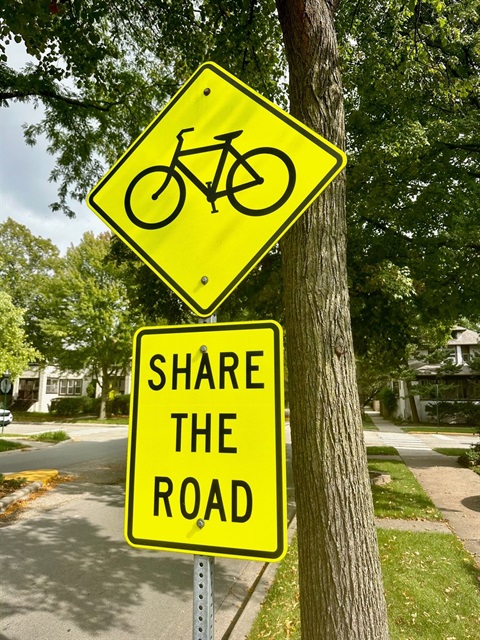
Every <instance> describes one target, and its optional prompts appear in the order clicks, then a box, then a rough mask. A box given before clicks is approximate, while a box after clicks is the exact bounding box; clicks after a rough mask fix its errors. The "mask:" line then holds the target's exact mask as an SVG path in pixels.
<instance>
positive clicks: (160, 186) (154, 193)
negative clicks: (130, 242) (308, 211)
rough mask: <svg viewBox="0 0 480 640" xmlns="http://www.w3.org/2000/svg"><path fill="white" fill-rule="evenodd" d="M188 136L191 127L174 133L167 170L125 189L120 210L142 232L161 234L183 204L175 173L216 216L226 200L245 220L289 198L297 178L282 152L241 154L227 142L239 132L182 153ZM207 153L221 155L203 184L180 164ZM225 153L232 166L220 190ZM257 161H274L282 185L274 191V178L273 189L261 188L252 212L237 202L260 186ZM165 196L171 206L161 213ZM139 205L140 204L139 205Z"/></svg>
mask: <svg viewBox="0 0 480 640" xmlns="http://www.w3.org/2000/svg"><path fill="white" fill-rule="evenodd" d="M190 131H194V127H191V128H188V129H182V130H181V131H180V132H179V133H178V135H177V140H178V143H177V147H176V149H175V152H174V154H173V158H172V161H171V163H170V165H169V166H166V165H156V166H153V167H147V168H146V169H144V170H143V171H141V172H140V173H139V174H137V175H136V176H135V177H134V178H133V180H132V181H131V183H130V184H129V185H128V188H127V191H126V193H125V211H126V213H127V215H128V217H129V218H130V220H131V221H132V222H133V223H134V224H136V225H137V226H138V227H142V228H143V229H160V228H161V227H165V226H167V225H168V224H170V223H171V222H172V221H173V220H175V218H176V217H177V216H178V215H179V214H180V212H181V211H182V208H183V205H184V204H185V199H186V193H187V190H186V187H185V181H184V179H183V176H182V175H181V173H180V172H182V173H183V174H184V175H185V176H186V177H187V178H188V179H189V180H190V181H191V182H192V183H193V184H194V185H195V186H196V187H197V189H199V190H200V191H201V192H202V193H203V194H204V195H205V197H206V199H207V202H209V203H210V204H211V206H212V211H211V213H218V209H217V208H216V201H217V200H218V199H219V198H223V197H225V196H226V197H227V198H228V200H229V202H230V204H231V205H232V207H233V208H234V209H236V210H237V211H238V212H239V213H242V214H244V215H246V216H265V215H267V214H269V213H273V212H274V211H276V210H277V209H279V208H280V207H281V206H282V205H283V204H284V203H285V202H286V201H287V200H288V198H289V197H290V195H291V194H292V191H293V188H294V186H295V177H296V174H295V166H294V164H293V162H292V160H291V159H290V158H289V156H288V155H287V154H286V153H284V152H283V151H280V150H279V149H275V148H274V147H258V148H256V149H251V150H250V151H247V152H246V153H240V152H239V151H238V150H237V149H236V148H235V147H234V146H233V144H232V141H233V140H234V139H235V138H238V137H239V136H240V135H241V134H242V133H243V130H242V131H230V132H229V133H223V134H221V135H219V136H214V140H219V142H218V143H214V144H211V145H207V146H205V147H196V148H193V149H183V148H182V147H183V142H184V138H183V135H184V134H185V133H188V132H190ZM208 151H221V154H220V159H219V161H218V165H217V167H216V169H215V175H214V177H213V180H212V181H209V182H206V183H205V184H204V183H203V182H202V181H201V180H199V179H198V177H197V176H196V175H195V174H194V173H193V172H192V171H191V170H190V169H189V168H188V167H187V166H186V165H185V164H184V163H183V162H182V160H181V158H183V157H184V156H192V155H196V154H201V153H205V152H208ZM229 154H231V155H232V156H233V157H234V161H233V163H232V166H231V167H230V169H229V171H228V174H227V177H226V181H225V188H224V189H219V184H220V180H221V178H222V174H223V171H224V168H225V163H226V161H227V157H228V155H229ZM259 159H260V161H261V162H260V165H262V163H263V164H265V161H266V160H267V161H271V160H272V159H273V160H275V159H276V166H277V169H278V171H277V169H276V170H275V173H276V176H277V178H278V176H279V175H280V176H281V180H282V182H281V186H280V189H279V188H278V179H277V178H276V179H275V185H273V184H272V188H271V189H270V187H269V184H265V186H264V187H263V192H262V193H263V197H262V199H261V203H260V204H259V205H257V206H258V208H256V207H255V206H252V198H251V197H250V199H247V202H246V203H245V202H243V203H242V198H241V194H242V192H243V193H245V192H246V191H247V190H249V189H253V188H254V187H258V186H260V185H263V184H264V183H265V179H264V178H263V177H262V176H261V175H260V174H259V173H258V172H257V171H256V170H255V168H254V166H253V165H254V164H257V160H259ZM285 169H286V171H285ZM275 190H276V192H275ZM279 191H280V192H279ZM167 193H168V194H169V195H168V197H167V198H165V202H168V203H170V204H169V208H168V209H166V210H165V206H164V205H163V204H162V198H161V196H162V195H163V194H167ZM252 193H253V192H252ZM265 199H267V200H268V202H265ZM172 201H173V202H174V203H175V202H176V204H174V206H173V207H172V204H171V203H172ZM139 202H141V203H142V204H141V205H139V204H138V203H139ZM145 203H148V206H145ZM152 206H153V208H152ZM135 209H137V211H135ZM140 216H141V217H140Z"/></svg>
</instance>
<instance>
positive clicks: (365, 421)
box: [362, 413, 378, 431]
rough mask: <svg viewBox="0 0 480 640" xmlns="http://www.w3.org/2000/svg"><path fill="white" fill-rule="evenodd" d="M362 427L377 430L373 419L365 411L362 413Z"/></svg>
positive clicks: (367, 429)
mask: <svg viewBox="0 0 480 640" xmlns="http://www.w3.org/2000/svg"><path fill="white" fill-rule="evenodd" d="M362 421H363V428H364V429H365V430H366V431H378V429H377V427H376V426H375V424H374V422H373V420H372V419H371V418H370V416H369V415H367V414H366V413H362Z"/></svg>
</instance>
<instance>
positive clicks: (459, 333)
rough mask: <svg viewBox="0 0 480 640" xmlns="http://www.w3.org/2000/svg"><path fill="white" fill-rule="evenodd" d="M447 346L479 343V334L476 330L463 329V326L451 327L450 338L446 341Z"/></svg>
mask: <svg viewBox="0 0 480 640" xmlns="http://www.w3.org/2000/svg"><path fill="white" fill-rule="evenodd" d="M447 344H448V346H450V347H454V346H456V345H464V346H468V345H470V346H474V345H477V344H480V336H479V335H478V333H477V332H476V331H472V330H471V329H465V327H458V326H457V327H453V329H452V338H451V339H450V340H449V341H448V343H447Z"/></svg>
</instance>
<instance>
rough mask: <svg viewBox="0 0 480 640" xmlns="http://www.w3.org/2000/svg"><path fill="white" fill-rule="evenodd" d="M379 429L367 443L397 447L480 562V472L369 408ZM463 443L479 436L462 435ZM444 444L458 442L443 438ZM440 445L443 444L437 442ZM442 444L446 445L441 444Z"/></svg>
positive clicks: (366, 435) (366, 434)
mask: <svg viewBox="0 0 480 640" xmlns="http://www.w3.org/2000/svg"><path fill="white" fill-rule="evenodd" d="M369 415H370V417H371V418H372V420H373V422H374V424H375V426H376V427H377V428H378V430H379V432H378V434H375V435H370V434H373V433H374V432H365V440H366V442H367V444H378V443H379V441H380V442H381V443H383V444H384V445H388V446H392V447H395V448H396V449H397V451H398V453H399V454H400V456H401V458H402V459H403V461H404V462H405V464H406V465H407V467H408V468H409V469H410V470H411V471H412V473H413V474H414V475H415V477H416V478H417V480H418V482H419V483H420V484H421V485H422V487H423V489H424V490H425V492H426V493H427V495H428V496H429V497H430V499H431V500H432V502H433V503H434V504H435V505H436V506H437V508H438V509H440V511H441V512H442V514H443V516H444V518H445V519H446V520H447V522H448V524H449V525H450V527H451V528H452V529H453V531H454V532H455V533H456V535H457V536H458V537H459V538H460V540H462V542H463V544H464V546H465V548H466V549H467V550H468V551H469V552H470V553H472V554H473V556H474V557H475V559H476V562H477V563H478V564H479V565H480V476H479V475H478V474H476V473H474V472H473V471H471V470H470V469H463V468H462V467H459V466H458V464H457V461H456V458H453V457H451V456H445V455H442V454H440V453H436V452H435V451H432V449H431V448H430V447H429V446H428V444H426V442H431V438H429V439H427V438H425V440H424V439H423V437H422V436H423V434H422V435H414V434H412V433H405V432H404V431H403V430H402V429H400V427H397V426H396V425H394V424H392V423H391V422H389V421H388V420H385V419H383V418H382V417H381V416H380V414H378V413H375V412H369ZM461 439H462V446H468V443H467V442H463V441H465V440H468V439H469V440H470V441H471V442H472V441H473V440H474V439H475V440H476V438H469V437H467V438H465V437H463V436H462V438H461ZM443 443H444V444H443V446H455V445H452V444H448V443H446V441H443ZM436 446H437V447H438V446H439V444H437V445H436ZM440 446H442V445H440Z"/></svg>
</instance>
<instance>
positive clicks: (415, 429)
mask: <svg viewBox="0 0 480 640" xmlns="http://www.w3.org/2000/svg"><path fill="white" fill-rule="evenodd" d="M399 426H400V427H401V428H402V429H403V431H405V432H406V433H459V434H461V435H463V434H465V433H468V434H472V435H473V434H474V433H475V431H476V427H468V426H467V427H466V426H463V425H462V426H460V425H455V424H447V425H439V426H437V425H436V424H428V425H427V424H415V425H412V424H409V425H404V424H401V425H399Z"/></svg>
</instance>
